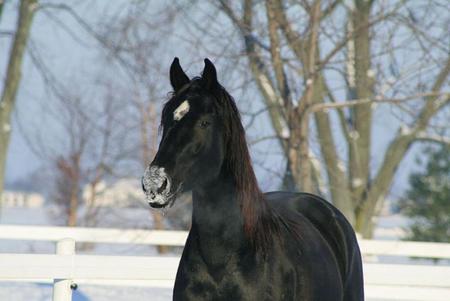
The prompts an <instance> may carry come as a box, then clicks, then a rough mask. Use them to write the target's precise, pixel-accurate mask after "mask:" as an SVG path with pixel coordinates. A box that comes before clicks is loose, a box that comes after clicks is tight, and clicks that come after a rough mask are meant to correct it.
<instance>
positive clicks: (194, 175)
mask: <svg viewBox="0 0 450 301" xmlns="http://www.w3.org/2000/svg"><path fill="white" fill-rule="evenodd" d="M170 78H171V83H172V86H173V88H174V92H175V93H174V95H173V97H172V98H171V99H170V100H169V101H168V103H167V104H166V105H165V106H164V110H163V116H162V123H161V124H162V126H163V134H162V140H161V143H160V146H159V150H158V152H157V154H156V156H155V159H154V160H153V162H152V163H151V164H150V166H149V168H148V169H147V170H146V172H145V174H144V177H143V189H144V191H145V193H146V195H147V198H148V200H149V204H150V205H151V206H152V207H155V208H160V207H165V206H168V205H171V204H173V202H174V200H175V197H176V194H177V193H179V192H180V191H188V190H192V192H193V213H192V227H191V230H190V232H189V236H188V239H187V241H186V245H185V248H184V250H183V255H182V257H181V261H180V265H179V267H178V272H177V277H176V281H175V287H174V294H173V299H174V300H176V301H179V300H183V301H184V300H214V301H215V300H227V301H228V300H258V301H259V300H271V301H272V300H308V301H309V300H311V301H312V300H314V301H317V300H320V301H322V300H323V301H328V300H330V301H331V300H333V301H336V300H344V301H362V300H364V293H363V277H362V264H361V256H360V252H359V247H358V244H357V240H356V237H355V233H354V231H353V229H352V227H351V225H350V224H349V223H348V222H347V220H346V219H345V217H344V216H343V215H342V213H341V212H339V210H338V209H336V208H335V207H333V206H332V205H331V204H329V203H328V202H326V201H325V200H323V199H322V198H320V197H318V196H315V195H312V194H306V193H288V192H271V193H266V194H263V193H261V191H260V190H259V187H258V184H257V181H256V177H255V174H254V171H253V167H252V165H251V159H250V155H249V152H248V148H247V144H246V141H245V132H244V129H243V126H242V123H241V121H240V116H239V112H238V110H237V107H236V105H235V103H234V100H233V99H232V97H231V96H230V95H229V94H228V93H227V92H226V91H225V89H224V88H223V87H222V86H220V84H219V83H218V82H217V77H216V71H215V68H214V66H213V65H212V63H211V62H210V61H209V60H205V70H204V72H203V75H202V77H201V78H194V79H193V80H189V78H188V77H187V76H186V75H185V74H184V72H183V71H182V69H181V67H180V66H179V63H178V59H175V60H174V62H173V63H172V66H171V72H170Z"/></svg>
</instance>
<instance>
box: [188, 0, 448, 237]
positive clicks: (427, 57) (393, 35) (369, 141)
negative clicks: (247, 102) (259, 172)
mask: <svg viewBox="0 0 450 301" xmlns="http://www.w3.org/2000/svg"><path fill="white" fill-rule="evenodd" d="M444 2H445V1H443V2H440V1H429V2H424V3H417V2H414V3H413V2H412V1H410V2H408V1H399V2H390V1H388V2H386V1H374V0H370V1H363V0H355V1H320V0H315V1H297V2H292V1H283V0H266V1H252V0H242V1H236V2H230V1H222V0H221V1H217V2H216V1H214V2H211V4H210V6H209V7H208V8H206V9H203V11H206V12H207V13H205V15H206V17H205V15H202V16H200V17H199V18H198V19H194V20H192V19H191V20H189V21H190V23H192V24H193V25H191V26H192V27H193V28H199V29H200V30H199V33H198V35H199V36H200V35H203V36H206V37H208V36H209V38H211V39H213V38H214V37H212V35H213V34H212V33H211V32H212V31H213V29H211V28H213V27H208V28H207V27H205V26H204V25H203V24H204V23H206V22H204V20H205V19H208V18H210V17H211V16H215V17H214V19H219V17H218V16H226V18H227V19H228V20H229V24H231V26H233V27H234V28H235V29H236V31H237V34H238V35H239V37H240V43H241V45H242V47H243V51H242V53H243V55H244V57H245V58H246V60H247V62H248V65H249V67H250V72H251V74H252V76H253V80H254V83H255V86H256V88H257V90H258V91H259V92H260V95H261V96H262V99H263V101H264V103H265V105H266V107H267V111H268V115H269V118H270V121H271V123H272V127H273V130H274V133H275V135H274V137H275V138H276V139H277V141H278V142H279V145H280V148H281V149H282V153H283V156H284V157H285V159H286V162H287V164H286V172H285V183H292V184H294V186H295V188H296V189H299V190H303V191H307V192H317V187H316V185H315V184H314V183H318V182H320V181H324V179H325V182H326V183H327V184H328V185H327V190H326V191H321V192H322V193H325V194H328V195H329V198H330V199H331V200H332V202H333V203H334V204H335V205H336V206H337V207H338V208H340V209H341V211H342V212H343V213H344V214H345V215H346V217H347V218H348V219H349V221H350V222H351V223H352V224H353V225H354V226H355V228H356V230H357V231H358V232H360V233H362V234H363V235H364V236H370V235H371V233H372V227H373V221H372V217H373V216H375V215H376V214H377V210H378V208H380V207H381V205H382V203H383V200H384V198H385V196H386V194H387V193H388V192H389V188H390V186H391V184H392V182H393V179H394V175H395V172H396V170H397V168H398V166H399V165H400V163H401V162H402V159H403V158H404V157H405V155H406V154H407V152H408V150H409V149H410V148H411V146H412V145H413V143H414V142H416V141H423V140H424V138H425V137H428V138H429V139H428V140H429V141H437V142H440V143H445V141H448V137H445V136H442V131H441V133H440V134H439V135H437V134H436V133H433V131H434V129H435V128H436V127H434V126H433V120H436V119H437V118H438V117H439V115H442V114H445V108H446V106H447V105H448V103H449V98H450V96H449V95H450V94H449V91H448V90H447V91H446V88H448V78H449V72H450V56H449V53H450V49H449V43H448V24H449V15H448V11H447V13H446V12H444V10H443V9H442V8H443V7H445V3H444ZM425 8H426V9H425ZM198 20H202V21H201V22H200V21H198ZM188 23H189V22H188ZM222 27H224V28H225V29H223V31H222V32H221V35H220V36H221V38H220V39H221V40H225V41H228V44H229V43H230V42H229V41H230V40H231V41H233V40H234V39H233V37H234V32H233V33H232V34H230V32H231V31H230V28H229V27H226V26H223V25H222ZM215 29H216V30H217V28H215ZM214 35H216V36H218V35H219V34H218V33H217V32H214ZM235 49H236V48H233V49H232V50H231V51H230V50H227V49H225V50H224V52H225V53H228V54H229V55H230V54H231V53H234V54H235V55H237V54H236V52H237V53H239V51H240V49H242V48H239V49H238V51H236V50H235ZM233 51H234V52H233ZM405 58H410V59H409V60H408V59H405ZM378 104H387V105H388V107H387V106H384V107H381V106H378V109H377V105H378ZM380 107H381V109H380ZM380 110H384V112H389V111H391V112H392V114H393V115H396V116H398V119H397V124H398V129H397V131H396V133H395V135H394V137H393V138H392V139H391V140H387V139H386V140H384V141H383V142H382V143H386V145H387V147H386V151H385V153H384V154H380V153H376V152H375V151H374V146H373V139H374V136H373V132H374V129H375V127H376V126H377V123H378V122H380V121H379V119H380V117H379V116H378V117H377V119H374V116H377V115H375V113H376V112H380ZM311 117H313V119H311ZM392 132H393V133H394V132H395V131H392ZM444 134H448V131H447V133H445V131H444ZM432 137H433V138H434V139H432ZM313 153H318V156H320V158H321V160H320V162H321V164H319V165H318V164H313V163H314V162H317V160H316V158H314V157H312V154H313ZM374 162H380V163H379V164H377V165H375V164H374Z"/></svg>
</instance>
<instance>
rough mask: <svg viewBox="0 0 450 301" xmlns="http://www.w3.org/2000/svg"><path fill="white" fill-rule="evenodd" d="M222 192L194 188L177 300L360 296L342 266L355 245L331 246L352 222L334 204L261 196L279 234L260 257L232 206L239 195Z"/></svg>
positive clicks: (289, 195)
mask: <svg viewBox="0 0 450 301" xmlns="http://www.w3.org/2000/svg"><path fill="white" fill-rule="evenodd" d="M227 191H228V189H227ZM222 195H223V194H221V193H220V192H219V191H217V186H216V187H215V188H214V189H213V190H212V191H209V193H205V194H200V193H194V200H193V202H194V212H193V223H192V228H191V230H190V233H189V237H188V240H187V242H186V246H185V248H184V251H183V255H182V258H181V261H180V266H179V269H178V273H177V278H176V283H175V289H174V300H330V301H331V300H334V301H335V300H363V299H362V290H361V289H359V291H358V290H357V287H358V286H357V285H358V281H356V282H352V281H354V280H355V279H351V278H349V277H347V279H345V277H342V276H344V275H348V274H349V273H348V270H346V265H347V263H348V262H350V261H351V258H348V259H347V258H342V256H343V255H344V254H349V253H351V250H352V249H353V248H348V247H347V246H346V245H340V246H338V248H337V249H336V243H339V242H340V241H341V240H339V239H338V237H339V234H338V236H335V235H336V232H340V231H345V228H347V226H349V225H348V223H346V220H345V219H341V218H342V216H341V214H340V212H338V211H337V209H335V208H334V207H332V206H330V205H329V204H328V203H326V202H325V201H324V200H322V199H320V198H318V197H316V196H313V195H309V194H299V193H285V192H272V193H268V194H265V197H266V199H267V201H268V203H269V204H270V208H271V210H273V211H274V213H275V214H277V215H278V217H279V222H280V223H282V225H280V226H281V227H282V228H281V229H282V235H281V237H274V238H272V239H273V241H272V242H273V244H272V246H271V248H270V253H269V254H266V255H265V254H260V253H258V251H255V250H252V248H251V247H250V246H249V242H247V241H246V238H245V235H244V233H243V231H242V222H241V219H242V217H241V216H240V210H238V206H237V204H236V206H235V207H236V208H235V210H230V207H231V206H230V204H231V203H233V201H234V202H235V200H236V198H235V197H233V196H232V195H225V196H222ZM235 203H236V202H235ZM208 205H209V206H208ZM299 210H301V211H299ZM205 216H206V217H208V218H204V217H205ZM321 219H323V220H324V221H326V223H320V225H324V224H325V225H326V224H327V223H328V225H329V226H328V227H327V226H323V227H321V229H320V228H318V227H317V226H316V225H317V224H318V222H319V220H320V221H322V220H321ZM336 226H337V227H338V228H337V229H338V230H337V229H336V228H335V227H336ZM291 227H296V228H297V229H296V231H298V232H295V231H293V230H292V229H291ZM353 239H354V238H353ZM336 240H338V242H336ZM355 242H356V241H353V243H355ZM339 248H342V249H344V250H341V251H340V249H339ZM358 254H359V253H358ZM344 256H345V255H344ZM351 256H352V255H350V256H349V257H351ZM350 269H352V267H351V266H350ZM359 275H361V274H359ZM344 280H347V281H346V282H345V283H344ZM356 280H359V279H356ZM352 283H354V284H355V285H356V288H355V287H352V288H351V289H350V290H348V291H347V292H346V295H345V298H344V292H345V285H346V284H347V285H350V286H351V284H352Z"/></svg>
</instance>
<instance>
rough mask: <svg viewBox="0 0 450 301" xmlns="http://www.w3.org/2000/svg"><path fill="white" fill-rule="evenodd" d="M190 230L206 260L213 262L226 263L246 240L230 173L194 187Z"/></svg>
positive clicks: (216, 263)
mask: <svg viewBox="0 0 450 301" xmlns="http://www.w3.org/2000/svg"><path fill="white" fill-rule="evenodd" d="M191 231H193V232H194V233H195V237H196V239H197V243H198V246H199V248H200V251H201V252H202V254H203V257H204V259H205V261H207V263H211V264H214V265H220V264H221V263H224V262H222V261H225V260H226V258H228V257H229V256H228V255H229V254H231V253H233V252H237V251H238V250H239V249H240V248H241V247H242V246H243V245H244V244H245V235H244V229H243V221H242V214H241V208H240V204H239V202H238V199H237V193H236V187H235V186H234V184H233V181H232V180H231V179H230V178H229V177H223V176H221V177H219V178H218V179H216V180H214V181H213V182H211V183H210V184H209V185H207V186H205V187H202V188H199V189H196V190H194V191H193V214H192V230H191ZM202 250H204V252H203V251H202Z"/></svg>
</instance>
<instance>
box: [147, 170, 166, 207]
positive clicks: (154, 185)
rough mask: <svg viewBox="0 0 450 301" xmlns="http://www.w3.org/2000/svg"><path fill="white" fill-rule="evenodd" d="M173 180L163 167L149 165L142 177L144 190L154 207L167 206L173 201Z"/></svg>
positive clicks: (148, 200)
mask: <svg viewBox="0 0 450 301" xmlns="http://www.w3.org/2000/svg"><path fill="white" fill-rule="evenodd" d="M171 184H172V183H171V180H170V177H169V176H168V175H167V173H166V172H165V170H164V168H163V167H158V166H149V167H148V168H147V169H146V170H145V173H144V176H143V177H142V190H143V191H144V193H145V196H146V200H147V202H148V203H149V205H150V206H151V207H153V208H163V207H166V206H167V205H168V204H169V203H170V201H171V198H172V197H171V192H170V189H171V186H172V185H171Z"/></svg>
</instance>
